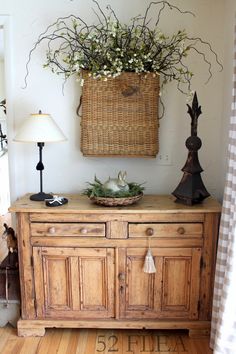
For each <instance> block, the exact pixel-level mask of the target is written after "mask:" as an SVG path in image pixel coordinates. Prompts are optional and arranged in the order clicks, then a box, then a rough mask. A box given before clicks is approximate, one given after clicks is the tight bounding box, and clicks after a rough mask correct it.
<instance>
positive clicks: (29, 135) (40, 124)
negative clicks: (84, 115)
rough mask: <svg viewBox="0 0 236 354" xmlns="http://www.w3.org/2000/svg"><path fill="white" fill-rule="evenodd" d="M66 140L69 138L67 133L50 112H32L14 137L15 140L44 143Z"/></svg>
mask: <svg viewBox="0 0 236 354" xmlns="http://www.w3.org/2000/svg"><path fill="white" fill-rule="evenodd" d="M64 140H67V139H66V137H65V135H64V134H63V132H62V131H61V129H60V128H59V127H58V126H57V124H56V123H55V122H54V120H53V119H52V117H51V116H50V114H44V113H35V114H30V117H29V118H27V119H26V120H25V121H24V122H23V124H22V126H21V127H20V129H19V131H18V133H17V134H16V136H15V138H14V141H22V142H44V143H45V142H54V141H55V142H56V141H64Z"/></svg>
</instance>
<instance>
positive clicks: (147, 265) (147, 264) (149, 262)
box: [143, 248, 156, 273]
mask: <svg viewBox="0 0 236 354" xmlns="http://www.w3.org/2000/svg"><path fill="white" fill-rule="evenodd" d="M143 271H144V273H156V267H155V263H154V259H153V256H152V252H151V249H150V248H149V249H148V251H147V254H146V257H145V261H144V266H143Z"/></svg>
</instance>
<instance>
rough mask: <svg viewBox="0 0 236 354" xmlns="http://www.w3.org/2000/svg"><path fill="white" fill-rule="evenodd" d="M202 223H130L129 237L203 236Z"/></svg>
mask: <svg viewBox="0 0 236 354" xmlns="http://www.w3.org/2000/svg"><path fill="white" fill-rule="evenodd" d="M202 230H203V229H202V224H201V223H191V224H190V223H189V224H188V223H182V224H181V223H176V224H167V223H165V224H164V223H158V224H141V223H138V224H134V223H131V224H129V237H147V236H152V237H171V238H172V237H173V238H176V237H178V238H179V237H202V232H203V231H202Z"/></svg>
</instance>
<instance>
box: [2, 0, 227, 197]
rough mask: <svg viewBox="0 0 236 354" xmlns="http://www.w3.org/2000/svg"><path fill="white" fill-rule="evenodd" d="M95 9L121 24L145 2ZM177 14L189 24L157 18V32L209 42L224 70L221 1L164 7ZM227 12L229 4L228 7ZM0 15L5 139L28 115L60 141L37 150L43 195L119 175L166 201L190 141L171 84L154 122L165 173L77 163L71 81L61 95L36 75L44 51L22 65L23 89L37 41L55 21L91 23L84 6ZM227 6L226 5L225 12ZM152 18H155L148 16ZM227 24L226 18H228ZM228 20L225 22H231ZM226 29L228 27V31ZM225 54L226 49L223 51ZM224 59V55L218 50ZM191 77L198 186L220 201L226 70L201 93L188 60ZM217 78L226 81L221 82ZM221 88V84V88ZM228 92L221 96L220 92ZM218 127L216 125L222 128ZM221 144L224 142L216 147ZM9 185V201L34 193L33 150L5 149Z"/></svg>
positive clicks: (147, 166)
mask: <svg viewBox="0 0 236 354" xmlns="http://www.w3.org/2000/svg"><path fill="white" fill-rule="evenodd" d="M99 3H100V5H101V6H103V7H104V6H105V5H107V4H108V3H109V4H110V5H111V6H112V7H113V8H114V10H115V11H116V13H117V14H118V16H119V17H120V18H121V19H124V20H128V19H129V18H130V17H133V16H134V15H137V14H139V13H143V12H144V10H145V9H146V6H147V4H149V1H148V0H130V1H126V0H119V1H117V0H109V1H107V0H100V1H99ZM172 3H174V4H176V5H178V6H179V7H181V8H183V9H187V10H190V11H193V12H194V13H195V14H196V17H195V18H193V17H191V16H186V15H179V14H177V13H176V12H173V15H172V14H170V13H168V15H165V16H163V21H162V28H163V29H164V30H165V29H166V30H168V31H169V32H172V31H175V30H177V29H182V28H186V30H187V31H188V32H189V34H191V35H193V36H200V37H202V38H203V39H205V40H207V41H209V42H210V43H211V44H212V47H213V48H214V49H215V50H216V51H217V53H218V55H219V58H220V59H221V61H225V62H226V63H227V64H228V63H229V57H230V48H226V47H225V42H226V40H225V39H226V38H225V29H224V26H225V17H224V14H225V13H226V11H228V13H229V12H230V8H227V9H226V6H225V1H222V0H197V1H196V0H182V1H178V0H176V1H172ZM232 4H233V1H232ZM0 5H1V6H0V9H1V11H2V13H3V14H8V15H10V17H11V54H12V69H13V70H14V72H13V75H12V78H13V82H12V87H13V92H12V95H11V97H12V102H10V103H9V105H11V117H10V120H11V122H13V123H14V124H12V125H11V127H10V132H9V134H10V136H11V137H13V136H14V134H15V132H16V130H17V128H18V127H19V125H20V123H21V122H22V121H23V120H24V119H25V118H26V117H27V116H28V114H29V113H32V112H37V111H38V110H39V109H41V110H42V111H44V112H48V113H51V114H52V116H53V117H54V119H55V120H56V121H57V123H58V124H59V126H60V127H61V128H62V130H63V131H64V133H65V134H66V135H67V137H68V141H67V142H64V143H58V144H57V143H56V144H48V145H47V146H46V147H45V149H44V163H45V173H44V190H45V191H47V192H49V191H52V192H54V193H57V192H63V193H65V192H80V191H82V190H83V189H84V188H85V187H86V182H87V181H91V180H93V177H94V174H95V173H96V174H97V176H98V177H99V178H101V179H105V178H106V177H107V176H108V175H116V174H117V172H118V171H119V170H126V171H127V173H128V179H129V180H135V181H137V182H143V181H146V193H160V194H164V193H167V194H169V193H171V192H172V191H173V190H174V189H175V188H176V186H177V185H178V183H179V181H180V179H181V177H182V172H181V168H182V167H183V165H184V163H185V161H186V157H187V150H186V147H185V140H186V138H187V137H188V136H189V134H190V118H189V116H188V115H187V113H186V110H187V107H186V97H185V96H183V95H181V94H180V93H179V92H178V91H177V89H176V86H175V84H170V85H169V86H168V87H166V93H165V95H164V102H165V106H166V114H165V117H164V118H163V119H162V120H161V121H160V149H161V151H163V152H165V151H167V152H168V153H170V154H171V158H172V165H170V166H161V165H158V163H157V159H139V158H135V159H134V158H132V159H129V158H113V159H112V158H85V157H83V156H82V154H81V152H80V149H79V145H80V144H79V139H80V138H79V136H80V124H79V123H80V122H79V118H78V117H77V116H76V113H75V110H76V107H77V105H78V102H79V96H80V87H79V85H78V83H76V81H75V80H74V79H71V80H69V81H68V82H67V84H66V86H65V89H64V95H63V94H62V79H60V77H58V76H56V75H53V74H52V73H51V72H50V71H47V70H45V69H43V68H42V63H43V56H44V52H45V48H43V47H41V48H39V49H38V50H37V51H36V52H34V53H33V56H32V60H31V64H30V76H29V78H28V86H27V88H26V89H22V87H23V85H24V76H25V64H26V61H27V56H28V53H29V51H30V49H31V48H32V46H33V44H34V42H35V41H36V40H37V37H38V35H39V34H40V33H41V32H42V31H44V30H45V28H46V27H47V26H48V25H49V24H50V23H52V22H53V21H54V20H55V19H56V18H57V17H58V16H66V15H68V14H71V13H73V14H79V15H80V16H81V17H83V18H84V19H85V20H87V21H88V20H90V19H92V18H95V15H94V14H93V12H92V10H91V8H92V7H94V4H92V2H91V1H90V0H77V1H71V0H51V1H46V0H41V1H40V2H36V1H29V0H21V1H17V0H12V1H8V2H6V1H4V0H0ZM232 6H233V5H232ZM153 17H155V15H154V14H153ZM231 17H232V16H231ZM231 17H230V21H232V18H231ZM228 27H230V24H229V23H228ZM229 47H230V45H229ZM225 48H226V49H227V53H226V54H225V55H224V50H225ZM191 64H192V68H193V71H194V73H195V77H194V79H193V89H194V90H196V91H197V93H198V98H199V102H200V104H201V106H202V111H203V114H202V116H200V118H199V129H198V131H199V136H200V137H201V139H202V148H201V150H200V152H199V159H200V162H201V165H202V167H203V169H204V172H203V173H202V178H203V180H204V183H205V185H206V187H207V189H208V190H209V192H210V193H212V195H214V196H216V197H218V198H220V197H221V196H222V190H223V184H222V172H221V169H222V159H223V156H222V151H223V149H222V145H221V140H222V122H224V119H225V118H224V114H225V113H226V111H227V109H226V108H225V107H226V106H227V103H226V99H225V98H224V97H225V94H226V90H225V87H224V85H225V82H227V80H228V71H227V70H228V68H226V73H225V71H224V72H223V73H220V72H218V71H217V70H216V68H215V67H214V68H213V69H214V76H213V79H212V80H211V81H210V82H209V83H208V85H205V84H204V82H205V80H206V76H207V71H206V66H204V64H203V62H201V61H199V60H198V59H197V58H196V57H193V58H192V59H191ZM225 75H226V76H227V79H225ZM225 80H226V81H225ZM227 91H228V90H227ZM223 125H224V124H223ZM224 143H225V141H224ZM10 153H11V156H10V158H11V161H10V162H11V185H12V187H13V185H14V186H15V188H14V189H13V188H12V190H13V192H12V199H15V198H17V197H19V196H21V195H23V194H24V193H26V192H37V191H38V188H39V186H38V184H39V176H38V173H37V172H36V170H35V165H36V163H37V159H38V151H37V147H36V146H32V145H31V144H21V143H14V142H10Z"/></svg>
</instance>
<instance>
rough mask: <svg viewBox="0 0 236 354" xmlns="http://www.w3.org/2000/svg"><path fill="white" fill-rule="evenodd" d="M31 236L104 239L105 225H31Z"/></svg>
mask: <svg viewBox="0 0 236 354" xmlns="http://www.w3.org/2000/svg"><path fill="white" fill-rule="evenodd" d="M30 229H31V235H32V236H90V237H91V236H94V237H97V236H101V237H105V223H97V224H94V223H91V224H90V223H86V224H84V223H58V224H57V223H45V224H43V223H31V224H30Z"/></svg>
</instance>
